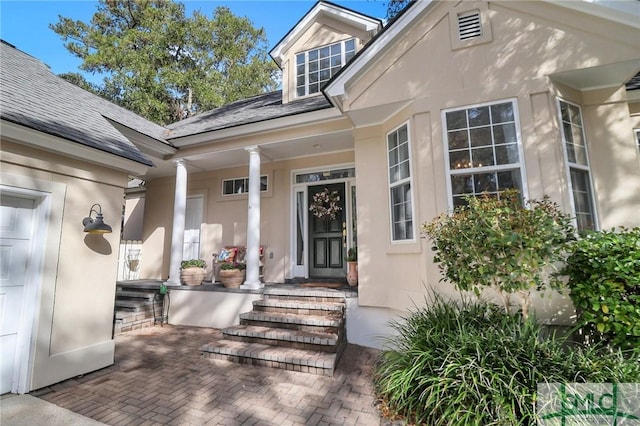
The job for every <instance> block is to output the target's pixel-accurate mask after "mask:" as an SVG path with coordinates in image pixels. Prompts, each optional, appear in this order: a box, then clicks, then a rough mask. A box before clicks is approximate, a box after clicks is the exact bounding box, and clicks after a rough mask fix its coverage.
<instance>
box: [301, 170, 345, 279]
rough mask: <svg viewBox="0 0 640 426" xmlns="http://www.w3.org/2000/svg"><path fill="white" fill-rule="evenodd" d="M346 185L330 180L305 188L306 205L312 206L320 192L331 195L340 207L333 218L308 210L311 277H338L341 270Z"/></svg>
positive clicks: (343, 271) (342, 271)
mask: <svg viewBox="0 0 640 426" xmlns="http://www.w3.org/2000/svg"><path fill="white" fill-rule="evenodd" d="M344 188H345V184H344V183H333V184H327V185H317V186H310V187H309V188H308V194H309V195H308V197H309V199H308V205H309V206H312V205H313V197H314V195H315V194H318V193H322V192H323V191H325V192H327V193H328V194H330V196H331V197H332V198H333V200H334V201H335V200H337V199H338V198H339V200H338V201H337V202H336V203H335V204H337V205H338V207H339V209H338V211H337V212H336V214H335V217H334V218H331V217H328V216H325V217H322V218H319V217H317V216H316V215H314V213H313V212H312V211H310V212H309V242H310V250H309V276H310V277H312V278H322V277H326V278H341V277H344V276H345V270H344V256H345V253H344V237H343V235H344V234H343V232H344V231H345V225H346V212H345V189H344Z"/></svg>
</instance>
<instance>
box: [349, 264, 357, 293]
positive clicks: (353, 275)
mask: <svg viewBox="0 0 640 426" xmlns="http://www.w3.org/2000/svg"><path fill="white" fill-rule="evenodd" d="M347 265H348V266H349V269H348V271H347V282H348V283H349V285H350V286H351V287H355V286H357V285H358V262H347Z"/></svg>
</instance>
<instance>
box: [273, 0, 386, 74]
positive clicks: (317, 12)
mask: <svg viewBox="0 0 640 426" xmlns="http://www.w3.org/2000/svg"><path fill="white" fill-rule="evenodd" d="M323 15H324V16H329V17H331V18H332V19H336V20H339V21H342V22H345V23H347V24H349V25H352V26H355V27H357V28H360V29H362V30H364V31H368V32H377V31H379V30H380V29H381V28H382V21H381V20H380V19H377V18H372V17H370V16H366V15H363V14H361V13H358V12H356V11H353V10H350V9H347V8H344V7H342V6H338V5H335V4H333V3H329V2H325V1H320V2H318V3H316V4H315V6H313V7H312V8H311V10H309V12H307V14H306V15H304V17H303V18H302V19H301V20H300V21H298V23H297V24H296V25H295V26H294V27H293V28H292V29H291V30H290V31H289V32H288V33H287V34H286V35H285V36H284V37H283V38H282V39H281V40H280V41H279V42H278V43H277V44H276V46H275V47H274V48H273V49H271V51H270V52H269V54H270V55H271V57H272V58H273V60H274V61H275V62H276V63H277V64H278V66H279V67H280V68H282V61H283V59H284V53H285V51H286V50H287V47H288V46H291V45H292V44H293V43H295V42H296V40H298V38H299V37H300V36H301V35H302V34H304V33H305V32H306V31H307V30H308V29H309V27H310V26H311V25H313V23H314V22H316V21H317V20H318V18H319V17H320V16H323Z"/></svg>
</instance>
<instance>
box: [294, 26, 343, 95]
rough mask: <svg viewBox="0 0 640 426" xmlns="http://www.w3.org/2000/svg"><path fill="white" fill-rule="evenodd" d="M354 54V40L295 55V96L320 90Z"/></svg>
mask: <svg viewBox="0 0 640 426" xmlns="http://www.w3.org/2000/svg"><path fill="white" fill-rule="evenodd" d="M355 54H356V40H355V39H353V38H352V39H349V40H343V41H339V42H338V43H333V44H330V45H328V46H323V47H320V48H318V49H313V50H308V51H306V52H302V53H298V54H297V55H296V96H298V97H300V96H307V95H312V94H314V93H318V92H320V89H322V87H323V86H324V85H325V84H326V82H327V81H329V79H330V78H331V77H333V76H334V75H335V74H336V73H337V72H338V71H340V68H342V67H343V66H344V65H345V64H346V63H347V62H348V61H349V60H350V59H351V58H353V56H354V55H355Z"/></svg>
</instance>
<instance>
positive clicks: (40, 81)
mask: <svg viewBox="0 0 640 426" xmlns="http://www.w3.org/2000/svg"><path fill="white" fill-rule="evenodd" d="M0 46H1V48H0V49H1V50H0V117H1V118H2V119H3V120H7V121H10V122H13V123H16V124H20V125H23V126H26V127H28V128H31V129H34V130H38V131H41V132H44V133H47V134H50V135H54V136H58V137H61V138H64V139H67V140H69V141H72V142H76V143H79V144H82V145H85V146H89V147H91V148H95V149H97V150H100V151H104V152H108V153H110V154H114V155H117V156H119V157H122V158H126V159H128V160H132V161H135V162H137V163H140V164H144V165H147V166H153V163H152V162H151V160H150V159H149V158H148V157H147V156H146V155H145V154H143V153H142V152H141V151H140V150H139V149H138V148H137V147H136V146H135V145H134V144H133V143H132V142H131V141H129V139H127V138H126V137H125V136H124V135H122V133H120V132H119V131H118V130H116V129H115V128H114V127H113V126H112V125H111V124H110V123H109V121H108V120H107V118H108V119H110V120H113V121H115V122H118V123H121V124H122V125H124V126H126V127H128V128H131V129H132V130H135V131H136V132H138V133H141V134H143V135H146V136H148V137H151V138H153V139H155V140H157V141H158V143H167V142H166V141H165V140H164V134H165V132H166V129H165V128H163V127H162V126H159V125H157V124H154V123H152V122H150V121H148V120H146V119H145V118H142V117H140V116H138V115H136V114H134V113H133V112H131V111H128V110H126V109H124V108H122V107H119V106H117V105H115V104H112V103H111V102H109V101H107V100H105V99H102V98H101V97H99V96H96V95H94V94H92V93H89V92H87V91H85V90H83V89H81V88H79V87H77V86H75V85H73V84H71V83H69V82H68V81H66V80H64V79H62V78H60V77H58V76H56V75H55V74H54V73H52V72H51V71H50V70H49V68H48V67H47V66H46V65H45V64H43V63H42V62H41V61H39V60H37V59H35V58H33V57H32V56H29V55H27V54H26V53H24V52H22V51H20V50H18V49H16V48H15V47H14V46H12V45H10V44H8V43H6V42H4V41H2V43H0Z"/></svg>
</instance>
